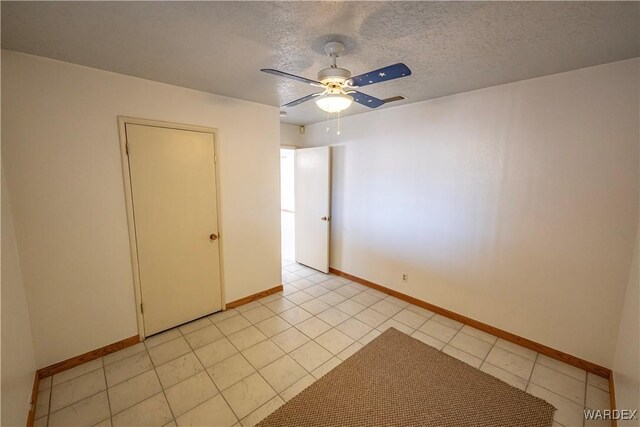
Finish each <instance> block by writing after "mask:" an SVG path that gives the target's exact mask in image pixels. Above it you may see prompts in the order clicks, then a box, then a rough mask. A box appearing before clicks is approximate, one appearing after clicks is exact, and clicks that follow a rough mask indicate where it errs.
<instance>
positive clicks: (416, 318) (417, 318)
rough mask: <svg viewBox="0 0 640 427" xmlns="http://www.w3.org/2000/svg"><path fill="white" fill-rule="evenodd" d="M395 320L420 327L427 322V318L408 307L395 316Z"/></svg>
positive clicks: (411, 326)
mask: <svg viewBox="0 0 640 427" xmlns="http://www.w3.org/2000/svg"><path fill="white" fill-rule="evenodd" d="M393 320H396V321H398V322H400V323H404V324H405V325H407V326H409V327H410V328H413V329H418V328H419V327H420V326H422V325H424V324H425V322H426V321H427V318H426V317H424V316H422V315H420V314H418V313H414V312H413V311H411V310H409V309H408V308H405V309H404V310H402V311H401V312H399V313H398V314H396V315H395V316H393Z"/></svg>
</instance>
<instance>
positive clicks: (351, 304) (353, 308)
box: [336, 286, 367, 316]
mask: <svg viewBox="0 0 640 427" xmlns="http://www.w3.org/2000/svg"><path fill="white" fill-rule="evenodd" d="M345 287H346V286H345ZM336 308H337V309H338V310H340V311H344V312H345V313H347V314H348V315H350V316H355V315H356V314H358V313H360V312H361V311H362V310H365V309H366V308H367V306H366V305H362V304H360V303H358V302H355V301H353V300H350V299H348V300H345V301H342V302H341V303H340V304H338V305H336Z"/></svg>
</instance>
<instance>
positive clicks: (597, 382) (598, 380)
mask: <svg viewBox="0 0 640 427" xmlns="http://www.w3.org/2000/svg"><path fill="white" fill-rule="evenodd" d="M587 383H588V384H589V385H592V386H594V387H598V388H599V389H600V390H603V391H606V392H607V393H609V380H608V379H606V378H603V377H601V376H599V375H595V374H592V373H591V372H589V373H587Z"/></svg>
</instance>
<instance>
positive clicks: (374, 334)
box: [358, 329, 382, 345]
mask: <svg viewBox="0 0 640 427" xmlns="http://www.w3.org/2000/svg"><path fill="white" fill-rule="evenodd" d="M381 333H382V332H380V331H379V330H377V329H374V330H372V331H371V332H369V333H367V334H366V335H365V336H363V337H362V338H360V339H359V340H358V342H359V343H360V344H362V345H367V344H369V343H370V342H371V341H373V340H374V339H376V338H377V337H378V336H379V335H380V334H381Z"/></svg>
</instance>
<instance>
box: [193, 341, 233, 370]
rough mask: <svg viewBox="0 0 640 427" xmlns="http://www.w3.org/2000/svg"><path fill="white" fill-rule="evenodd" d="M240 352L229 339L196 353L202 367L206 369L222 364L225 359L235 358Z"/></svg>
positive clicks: (207, 346) (201, 348)
mask: <svg viewBox="0 0 640 427" xmlns="http://www.w3.org/2000/svg"><path fill="white" fill-rule="evenodd" d="M237 352H238V350H237V349H236V348H235V346H234V345H233V344H231V341H229V340H228V339H227V338H223V339H221V340H218V341H216V342H214V343H211V344H208V345H205V346H204V347H200V348H199V349H197V350H196V351H195V353H196V356H198V359H200V362H201V363H202V365H204V367H205V368H208V367H210V366H213V365H215V364H216V363H219V362H222V361H223V360H224V359H226V358H228V357H231V356H233V355H234V354H236V353H237Z"/></svg>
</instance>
